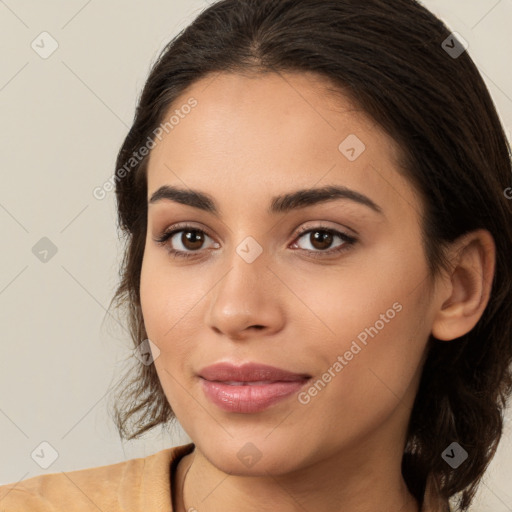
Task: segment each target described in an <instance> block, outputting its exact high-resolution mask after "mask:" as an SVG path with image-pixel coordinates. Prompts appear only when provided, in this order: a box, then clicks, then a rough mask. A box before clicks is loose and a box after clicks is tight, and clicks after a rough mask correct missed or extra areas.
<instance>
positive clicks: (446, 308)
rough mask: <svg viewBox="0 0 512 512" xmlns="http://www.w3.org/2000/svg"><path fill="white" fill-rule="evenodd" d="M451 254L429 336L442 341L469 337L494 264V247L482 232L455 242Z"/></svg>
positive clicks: (486, 296) (486, 297)
mask: <svg viewBox="0 0 512 512" xmlns="http://www.w3.org/2000/svg"><path fill="white" fill-rule="evenodd" d="M450 252H451V255H450V258H451V261H452V263H453V265H452V269H451V271H450V274H449V275H448V276H447V278H446V281H445V284H444V285H443V286H442V287H440V288H439V302H440V306H439V308H438V310H437V311H436V312H435V316H434V321H433V324H432V335H433V336H434V337H435V338H437V339H439V340H445V341H448V340H453V339H455V338H458V337H460V336H463V335H464V334H466V333H468V332H469V331H471V329H473V327H474V326H475V325H476V324H477V322H478V320H479V319H480V318H481V316H482V314H483V312H484V310H485V308H486V306H487V304H488V302H489V298H490V295H491V289H492V281H493V278H494V269H495V264H496V245H495V242H494V239H493V237H492V235H491V234H490V233H489V231H487V230H485V229H479V230H476V231H472V232H471V233H468V234H466V235H464V236H462V237H461V238H458V239H457V240H456V241H455V242H454V246H453V248H452V249H451V251H450Z"/></svg>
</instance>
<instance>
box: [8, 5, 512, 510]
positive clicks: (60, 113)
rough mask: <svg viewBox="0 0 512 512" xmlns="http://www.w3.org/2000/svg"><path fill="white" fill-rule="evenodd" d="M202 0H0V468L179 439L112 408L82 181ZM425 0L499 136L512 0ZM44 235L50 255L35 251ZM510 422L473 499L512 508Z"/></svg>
mask: <svg viewBox="0 0 512 512" xmlns="http://www.w3.org/2000/svg"><path fill="white" fill-rule="evenodd" d="M208 4H209V2H206V1H205V0H168V1H163V0H150V1H146V2H142V1H137V0H129V1H125V2H122V1H120V0H108V1H102V2H100V1H99V0H89V1H87V0H72V1H70V0H68V1H66V2H64V1H63V0H60V1H57V0H53V1H49V2H34V1H33V2H30V1H27V0H5V1H4V0H0V48H1V63H0V106H1V122H0V130H1V133H0V140H1V144H2V146H1V148H2V152H1V157H2V159H1V168H2V171H1V172H2V174H1V177H2V180H1V189H0V190H1V193H0V226H1V229H2V250H1V251H0V268H1V273H0V315H1V326H2V336H3V341H2V344H1V352H0V484H3V483H11V482H16V481H19V480H22V479H26V478H30V477H33V476H36V475H39V474H43V473H54V472H59V471H71V470H74V469H82V468H86V467H94V466H100V465H104V464H111V463H115V462H120V461H122V460H126V459H129V458H133V457H141V456H142V457H143V456H146V455H149V454H151V453H154V452H156V451H158V450H161V449H163V448H166V447H168V446H172V445H176V444H184V443H186V442H189V439H188V437H187V436H186V434H185V433H184V432H183V431H182V430H181V429H180V428H179V427H178V428H177V429H176V431H175V433H174V434H173V435H172V436H171V437H168V436H163V435H159V432H158V431H157V430H155V432H154V433H153V434H151V435H148V436H146V437H145V438H143V439H141V440H138V441H134V442H130V443H122V442H121V441H120V440H119V438H118V435H117V433H116V430H115V428H114V426H113V424H112V422H111V421H110V420H109V417H108V415H107V410H106V406H107V395H108V393H109V390H110V388H111V386H112V385H113V384H115V383H116V382H117V378H118V377H119V375H120V374H121V372H122V369H123V368H124V365H125V364H126V360H127V358H129V357H130V356H131V345H130V341H129V339H128V337H127V335H126V331H125V330H124V329H123V326H120V325H118V324H117V323H116V322H115V321H113V320H109V319H108V317H107V318H105V316H106V307H107V306H108V303H109V301H110V299H111V297H112V294H113V292H114V289H115V285H116V283H117V267H118V264H119V260H120V256H121V244H120V242H119V241H118V238H117V232H116V220H117V219H116V211H115V201H114V193H113V192H109V193H107V194H106V197H105V198H104V199H103V200H98V199H96V198H95V197H94V196H93V190H94V189H95V188H96V187H98V186H102V184H103V183H104V182H105V181H106V180H107V179H108V178H109V177H110V176H111V175H112V173H113V172H114V170H115V169H114V164H115V157H116V153H117V151H118V149H119V146H120V144H121V142H122V140H123V139H124V137H125V135H126V133H127V131H128V129H129V127H130V124H131V121H132V119H133V114H134V109H135V104H136V100H137V98H138V95H139V93H140V91H141V89H142V87H143V85H144V81H145V79H146V77H147V73H148V71H149V68H150V65H151V64H152V63H153V62H154V60H155V58H156V56H157V54H158V52H159V51H160V49H161V48H162V47H163V46H164V45H165V44H166V43H167V42H168V41H169V40H170V39H171V38H172V37H173V36H174V35H175V34H176V33H178V32H179V31H180V30H181V29H182V28H184V27H185V26H186V25H188V24H189V23H190V22H191V21H192V20H193V19H194V18H195V16H196V15H197V14H198V13H199V12H200V11H201V10H202V9H204V8H205V7H206V6H207V5H208ZM424 5H425V6H426V7H427V8H429V9H430V10H431V11H432V12H434V13H435V14H437V15H438V16H440V17H441V18H442V19H443V20H444V21H445V22H446V23H447V24H448V26H449V27H450V28H451V29H452V30H454V31H457V32H459V33H460V34H461V35H462V36H463V37H464V39H465V40H466V41H467V42H468V43H469V50H468V51H469V52H470V54H471V56H472V58H473V59H474V61H475V62H476V64H477V65H478V67H479V69H480V71H481V73H482V75H483V77H484V79H485V81H486V83H487V85H488V87H489V90H490V92H491V94H492V97H493V99H494V101H495V103H496V105H497V108H498V111H499V113H500V115H501V118H502V120H503V123H504V125H505V127H506V128H507V130H508V134H509V137H510V130H511V128H512V70H511V67H510V55H511V50H512V34H511V31H510V26H511V22H512V0H425V1H424ZM42 32H48V33H49V34H50V36H47V35H43V36H40V34H41V33H42ZM41 37H43V38H45V39H44V41H45V43H44V48H42V46H43V44H42V43H40V41H41ZM53 40H55V41H56V43H53ZM33 41H35V43H33ZM406 43H407V42H406V41H404V44H406ZM51 44H58V48H57V49H56V50H55V51H54V53H52V54H51V55H50V56H47V58H43V57H42V56H41V54H43V56H45V55H44V52H45V51H47V52H49V51H50V50H51V49H52V48H51ZM31 45H34V46H35V47H36V48H38V50H37V52H36V50H35V49H33V47H32V46H31ZM38 45H39V46H38ZM38 52H39V53H38ZM44 237H46V238H48V239H49V240H50V241H51V244H53V246H54V251H55V250H56V253H55V254H52V252H51V249H50V252H49V253H48V255H47V256H46V257H47V261H46V262H42V261H40V259H39V258H38V257H36V254H34V252H36V253H37V252H38V251H37V250H34V251H33V247H34V246H36V249H37V248H40V247H39V246H38V245H36V244H38V243H39V244H47V245H48V244H49V242H48V241H43V242H40V240H41V239H42V238H44ZM47 245H46V246H45V247H47ZM511 425H512V413H511V412H510V410H509V411H508V418H507V424H506V431H505V434H504V438H503V440H502V442H501V444H500V447H499V450H498V453H497V455H496V457H495V459H494V460H493V462H492V464H491V466H490V468H489V470H488V472H487V474H486V477H485V479H484V484H483V485H482V486H481V488H480V492H479V494H478V503H476V504H475V506H474V508H473V510H475V511H476V510H478V511H479V512H487V511H489V512H490V511H492V512H502V511H503V512H505V511H510V510H511V509H512V490H511V488H510V486H509V485H507V484H508V483H509V482H510V481H511V480H512V440H511V430H512V429H511ZM45 442H46V443H49V444H50V445H51V447H53V448H50V447H48V445H46V444H43V445H41V443H45ZM41 449H42V450H43V452H44V453H45V457H46V459H44V460H45V461H46V464H47V463H49V462H51V460H52V458H53V457H52V454H53V451H52V449H54V450H55V456H56V458H55V460H54V461H53V462H52V463H51V465H49V466H48V467H47V468H44V467H41V466H40V465H38V464H37V463H36V462H35V459H37V457H35V456H34V458H33V457H32V456H31V454H33V453H42V452H41ZM41 460H42V459H41ZM44 460H43V462H42V463H43V464H44V463H45V462H44Z"/></svg>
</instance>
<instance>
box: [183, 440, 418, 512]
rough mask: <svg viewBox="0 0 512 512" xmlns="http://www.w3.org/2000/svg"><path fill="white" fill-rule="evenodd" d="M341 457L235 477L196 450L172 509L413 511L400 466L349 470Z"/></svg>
mask: <svg viewBox="0 0 512 512" xmlns="http://www.w3.org/2000/svg"><path fill="white" fill-rule="evenodd" d="M342 459H345V460H346V458H345V457H341V456H337V457H332V458H331V459H329V460H326V461H322V463H321V464H317V465H314V466H310V467H308V468H305V469H301V470H299V471H295V472H293V474H282V475H279V474H273V475H270V474H267V475H266V476H238V475H236V476H235V475H229V474H227V473H224V472H223V471H221V470H219V469H218V468H216V467H215V466H214V465H212V464H211V463H210V462H209V461H208V459H207V458H206V457H205V456H204V455H203V454H202V453H201V452H200V451H199V450H198V448H197V446H196V447H195V449H194V452H192V453H191V454H189V455H187V456H185V457H184V458H183V459H182V461H181V462H180V464H179V466H178V471H177V475H176V487H175V492H176V495H175V502H176V503H175V504H173V510H175V511H176V512H190V511H194V510H200V511H201V512H221V511H222V512H224V511H225V510H244V511H247V512H252V511H260V512H271V511H275V510H276V509H278V510H279V511H280V512H304V510H315V511H316V512H333V511H341V510H343V512H370V511H372V512H373V511H375V510H379V511H382V512H419V505H418V502H417V501H416V500H415V498H414V497H413V496H412V494H411V493H410V492H409V490H408V489H407V486H406V484H405V482H404V480H403V477H402V475H401V472H400V467H397V468H395V471H390V466H389V461H387V460H383V461H382V463H381V464H378V466H377V467H376V466H375V461H372V463H371V464H368V465H365V464H363V465H358V466H359V468H360V471H354V466H353V464H352V465H351V467H350V469H349V468H348V467H347V466H346V464H344V463H343V462H342ZM381 460H382V459H381ZM320 466H321V467H320ZM344 466H345V467H344ZM185 476H186V479H185ZM183 484H184V485H183ZM182 487H183V488H182Z"/></svg>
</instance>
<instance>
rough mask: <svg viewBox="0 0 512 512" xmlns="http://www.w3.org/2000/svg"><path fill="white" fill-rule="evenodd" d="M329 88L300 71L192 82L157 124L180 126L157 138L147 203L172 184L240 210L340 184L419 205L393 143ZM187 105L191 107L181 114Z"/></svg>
mask: <svg viewBox="0 0 512 512" xmlns="http://www.w3.org/2000/svg"><path fill="white" fill-rule="evenodd" d="M328 85H330V84H329V83H328V82H326V81H325V80H323V79H322V78H320V77H318V76H316V75H313V74H307V73H306V74H304V73H303V74H300V73H279V74H277V73H269V74H265V75H255V76H251V77H248V76H242V75H239V74H228V73H220V74H210V75H208V76H206V77H204V78H203V79H201V80H199V81H197V82H195V83H194V84H193V85H192V86H191V87H189V88H188V89H187V90H186V91H185V92H184V93H183V94H182V95H181V96H180V97H179V98H177V99H176V100H175V101H174V103H173V105H172V107H171V108H170V109H169V110H168V112H167V113H166V115H165V116H164V122H165V120H168V119H169V118H170V117H171V116H172V115H173V114H175V116H176V115H177V116H179V122H178V123H177V124H174V125H173V126H172V129H169V127H168V133H167V132H164V133H163V136H162V138H161V140H160V141H159V140H157V139H155V141H156V146H155V147H154V149H153V150H152V152H151V155H150V160H149V165H148V197H150V196H151V194H152V192H154V191H155V190H156V189H157V188H159V187H160V186H162V185H164V184H175V185H179V186H182V187H183V186H184V187H190V188H195V189H202V190H205V191H209V192H211V193H212V195H216V196H217V195H218V196H219V197H220V199H219V202H222V201H223V199H222V198H224V200H225V201H229V202H230V203H233V202H234V201H235V197H234V192H236V195H237V196H240V195H242V196H244V197H245V199H243V200H241V206H242V205H243V204H244V201H247V199H250V200H252V201H255V203H256V202H258V201H263V200H265V199H264V198H267V197H268V196H269V195H275V194H276V193H278V192H282V191H289V190H291V189H293V188H305V187H313V186H322V185H328V184H340V185H344V186H347V187H350V188H353V189H356V190H360V191H361V192H364V193H366V194H367V195H370V196H371V197H372V199H374V200H375V202H377V203H383V204H386V203H389V202H390V201H391V202H394V203H400V204H399V206H401V209H402V211H401V212H400V213H401V214H404V213H406V210H407V209H408V208H409V209H410V208H411V206H412V207H414V206H415V204H416V203H417V202H418V198H417V197H416V195H415V194H414V190H413V189H412V187H411V186H410V184H409V183H408V182H407V181H406V180H405V179H404V178H403V176H402V175H401V174H400V173H398V172H397V156H398V147H397V145H396V143H395V141H394V140H393V139H392V138H391V137H389V136H388V135H387V134H386V133H385V132H384V131H383V130H381V129H380V128H379V126H378V125H377V124H376V123H375V122H374V121H373V120H372V119H371V118H370V117H369V116H367V115H366V114H365V113H364V112H363V111H361V110H360V108H359V107H357V106H356V105H354V104H353V103H352V102H351V101H350V100H349V99H348V98H347V97H345V96H343V95H342V94H341V93H337V94H334V93H333V92H331V91H329V90H328V89H327V86H328ZM191 99H193V100H195V102H196V105H195V106H194V107H193V108H192V109H189V108H183V106H184V105H187V104H189V103H190V100H191ZM185 112H188V113H185ZM176 119H177V118H176ZM266 203H267V201H265V204H262V208H263V207H265V208H266V207H267V204H266ZM245 204H246V203H245Z"/></svg>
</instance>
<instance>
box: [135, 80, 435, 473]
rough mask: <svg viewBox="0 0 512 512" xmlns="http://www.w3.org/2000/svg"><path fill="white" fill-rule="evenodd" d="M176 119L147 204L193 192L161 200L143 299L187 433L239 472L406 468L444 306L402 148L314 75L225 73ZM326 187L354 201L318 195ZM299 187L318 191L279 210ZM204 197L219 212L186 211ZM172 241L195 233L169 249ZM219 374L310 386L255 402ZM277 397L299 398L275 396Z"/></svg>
mask: <svg viewBox="0 0 512 512" xmlns="http://www.w3.org/2000/svg"><path fill="white" fill-rule="evenodd" d="M193 100H196V101H197V104H195V102H194V101H193ZM191 104H194V105H195V106H194V107H193V108H188V107H184V108H183V106H184V105H191ZM175 110H178V113H175ZM173 113H175V115H176V116H177V117H175V118H174V121H173V125H172V129H171V128H169V127H170V126H171V125H167V132H168V133H167V132H166V131H165V130H164V131H163V132H162V131H161V132H159V134H160V133H163V136H161V135H160V138H161V140H159V139H158V138H156V139H155V141H156V146H155V147H154V149H153V150H152V153H151V158H150V161H149V166H148V200H150V199H151V198H152V196H153V195H154V194H155V192H156V191H158V190H159V189H160V188H161V187H166V186H167V187H175V188H176V189H179V190H181V191H183V193H182V194H181V196H177V195H174V196H172V197H174V198H175V199H174V200H173V199H172V198H171V195H170V194H167V198H166V197H165V195H166V194H165V193H161V194H160V199H157V200H154V201H153V202H151V203H150V204H149V206H148V230H147V238H146V245H145V252H144V260H143V264H142V276H141V304H142V312H143V316H144V321H145V326H146V330H147V333H148V337H149V339H150V340H151V341H152V342H153V343H154V344H155V345H156V346H157V347H158V349H159V350H160V353H159V355H158V356H157V357H156V359H155V366H156V370H157V372H158V376H159V378H160V381H161V384H162V386H163V389H164V391H165V394H166V396H167V399H168V401H169V403H170V405H171V407H172V409H173V410H174V412H175V413H176V416H177V418H178V420H179V422H180V423H181V425H182V426H183V428H184V429H185V431H186V432H187V433H188V435H189V436H190V438H191V439H192V440H193V441H194V443H195V444H196V447H197V448H198V449H199V450H200V451H201V452H202V453H203V454H204V455H205V457H206V458H207V459H208V460H209V461H211V462H212V463H213V464H214V465H215V466H216V467H217V468H220V469H222V470H223V471H225V472H230V473H235V474H253V475H256V474H265V473H266V472H273V473H280V474H282V473H286V472H290V471H292V470H296V469H300V468H305V467H306V466H309V465H312V464H315V463H317V462H319V461H321V460H328V459H333V458H336V459H337V468H340V458H341V460H342V461H345V462H346V463H350V464H352V465H353V464H360V465H364V466H368V468H372V471H373V470H375V468H376V467H378V464H380V462H379V461H388V462H389V460H390V459H393V461H396V463H397V464H399V462H400V460H401V455H402V451H403V443H404V440H405V430H406V425H407V421H408V419H409V415H410V410H411V407H412V404H413V400H414V396H415V393H416V390H417V385H418V382H419V376H420V372H421V365H422V362H423V356H424V353H425V346H426V342H427V340H428V337H429V334H430V332H431V326H432V321H433V318H434V307H433V302H432V296H431V295H429V288H428V286H427V285H428V280H427V264H426V260H425V255H424V252H423V249H422V245H421V238H420V224H419V219H420V214H421V211H422V205H421V203H420V200H419V198H418V197H417V196H416V194H415V193H414V191H413V189H412V187H411V185H410V184H409V183H408V181H406V180H405V179H404V178H403V177H402V176H401V175H400V174H399V173H398V172H397V168H396V164H395V160H394V158H395V156H396V155H397V147H396V145H395V143H394V142H393V141H392V140H391V139H390V138H389V137H388V136H387V135H386V134H385V133H384V132H383V131H381V130H380V129H379V127H378V126H377V125H375V123H373V122H372V121H371V120H369V119H368V118H367V117H365V115H364V114H363V113H362V112H361V111H355V109H354V107H353V106H352V105H351V104H350V103H349V102H348V101H347V100H342V99H341V98H339V99H336V98H335V97H334V96H332V95H329V94H328V93H327V92H326V90H325V89H324V88H323V87H322V82H321V81H320V80H319V79H318V78H315V77H314V76H313V75H308V74H283V75H282V76H279V75H277V74H268V75H264V76H263V75H260V76H258V77H257V78H246V77H242V76H239V75H235V74H220V75H215V76H214V75H210V76H208V77H207V78H206V79H203V80H201V81H199V82H197V83H196V84H195V85H194V86H193V87H191V88H190V89H189V90H187V92H186V93H185V94H183V95H182V96H181V97H180V99H179V100H178V101H176V103H175V104H174V105H173V108H172V111H170V112H169V114H168V115H167V116H166V120H168V118H170V116H171V115H172V114H173ZM323 187H341V188H343V189H347V190H350V193H349V194H346V195H345V196H343V195H341V194H340V195H336V194H334V195H333V196H331V197H330V199H329V200H325V199H326V198H325V197H323V200H316V199H315V200H313V199H314V198H315V197H316V195H315V194H316V192H315V190H317V189H321V188H323ZM299 190H311V192H309V193H307V194H305V196H304V197H303V198H302V200H298V201H294V200H290V201H288V200H282V199H276V198H278V197H281V196H286V195H293V194H296V193H297V191H299ZM192 191H194V192H197V193H200V194H205V195H207V196H208V198H209V200H210V201H211V203H212V204H213V205H214V207H215V211H216V213H213V212H212V211H208V209H207V208H200V207H198V206H199V205H202V206H203V207H205V205H206V203H205V202H204V201H202V202H201V201H200V202H199V205H198V204H197V203H198V201H195V203H196V206H193V205H191V204H185V203H187V202H190V200H189V199H190V197H191V196H190V195H189V194H191V193H192ZM350 194H358V195H360V196H355V195H352V196H351V195H350ZM363 196H364V197H365V198H366V199H363V200H356V199H357V197H360V198H362V197H363ZM317 199H318V198H317ZM371 204H374V205H375V207H371V206H369V205H371ZM178 224H179V226H176V225H178ZM184 225H185V227H184ZM173 229H182V230H183V231H179V232H177V233H175V234H174V235H172V236H171V237H169V238H168V239H167V241H166V242H165V244H164V245H162V244H159V243H157V242H156V241H155V239H156V238H158V237H160V236H161V235H162V233H163V232H164V231H168V232H169V231H171V230H173ZM194 230H195V231H194ZM300 230H305V231H304V233H299V231H300ZM326 230H332V232H329V231H326ZM338 233H339V234H338ZM340 234H341V236H340ZM343 234H345V235H346V236H348V237H352V238H348V239H347V238H345V237H344V236H343ZM351 239H353V240H354V241H353V242H350V241H349V240H351ZM172 249H174V250H176V251H181V252H182V253H186V254H188V255H189V256H190V257H189V258H185V257H179V256H178V257H175V256H174V255H173V254H170V250H172ZM340 249H341V250H340ZM141 341H142V340H141ZM218 362H228V363H232V364H234V365H241V364H243V363H248V362H254V363H259V364H265V365H271V366H274V367H278V368H281V369H284V370H287V371H288V372H292V373H293V374H299V375H308V376H310V378H309V380H307V381H305V380H296V381H295V383H292V384H290V383H289V382H288V384H284V385H283V384H281V387H279V386H280V385H279V384H275V383H274V384H268V383H267V384H260V385H258V386H255V390H254V392H253V393H254V394H253V396H254V397H256V396H257V397H259V398H258V399H255V400H254V401H251V400H247V395H248V394H250V393H251V392H249V391H247V386H243V387H244V388H245V389H241V388H242V386H239V385H238V386H237V385H233V384H223V385H220V386H219V384H217V385H216V384H212V383H211V382H210V383H209V384H207V383H206V381H205V379H203V378H202V377H200V374H201V373H204V372H202V370H203V369H204V368H205V367H207V366H210V365H213V364H214V363H218ZM221 380H222V379H221ZM224 380H233V381H238V380H240V379H236V378H233V379H226V378H224ZM253 380H254V379H253ZM262 380H266V379H262ZM268 380H272V379H271V378H270V377H269V379H268ZM274 380H275V379H274ZM205 384H207V385H206V386H205ZM268 386H272V388H270V387H268ZM256 387H257V388H258V389H256ZM208 389H209V390H210V391H211V390H213V389H220V391H219V393H220V395H219V397H220V398H219V400H220V402H219V401H217V402H216V401H214V400H212V399H211V398H210V395H209V394H208V393H207V391H208ZM223 390H224V391H223ZM272 390H273V391H272ZM280 390H281V391H283V390H284V392H285V393H289V394H287V395H285V396H284V397H281V399H280V400H277V401H273V398H271V399H270V400H267V401H266V400H265V399H264V397H265V396H266V393H268V395H270V396H271V397H275V394H276V393H278V392H279V391H280ZM292 391H293V392H292ZM262 396H263V398H262ZM244 397H245V398H244ZM223 399H224V403H227V405H224V406H223V405H222V403H223ZM347 455H350V457H346V456H347Z"/></svg>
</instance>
